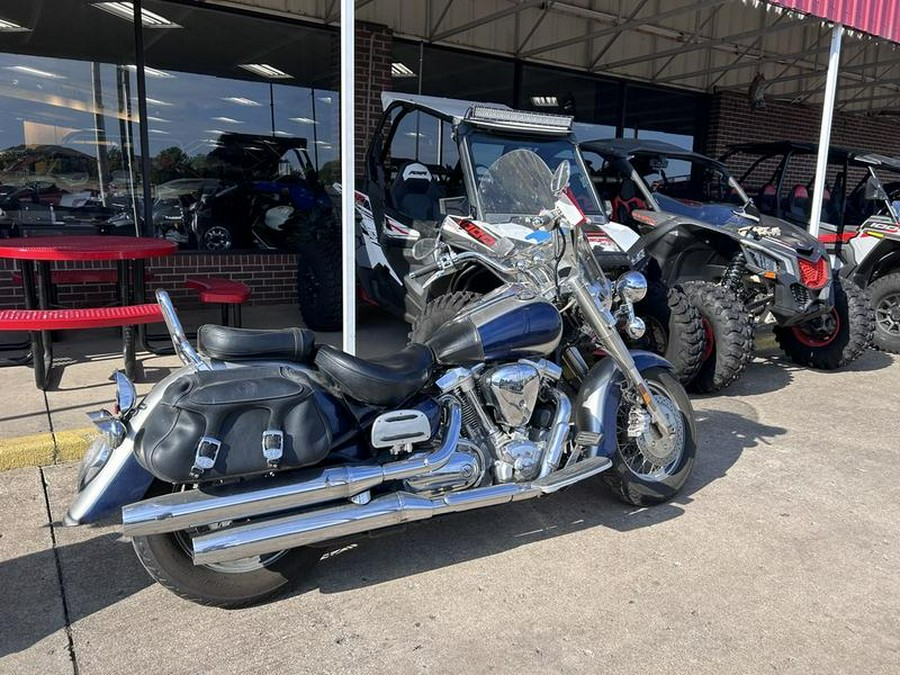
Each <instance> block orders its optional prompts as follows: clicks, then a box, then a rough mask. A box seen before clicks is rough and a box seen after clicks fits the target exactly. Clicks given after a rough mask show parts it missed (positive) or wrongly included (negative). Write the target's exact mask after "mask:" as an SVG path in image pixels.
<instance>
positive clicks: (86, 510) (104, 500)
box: [64, 438, 153, 525]
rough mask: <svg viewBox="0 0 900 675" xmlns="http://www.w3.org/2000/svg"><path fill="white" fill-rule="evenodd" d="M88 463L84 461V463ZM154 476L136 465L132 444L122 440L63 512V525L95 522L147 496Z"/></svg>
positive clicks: (131, 441) (129, 441) (127, 440)
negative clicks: (66, 510)
mask: <svg viewBox="0 0 900 675" xmlns="http://www.w3.org/2000/svg"><path fill="white" fill-rule="evenodd" d="M85 461H87V458H86V460H85ZM152 482H153V476H152V475H151V474H150V472H149V471H147V469H145V468H144V467H142V466H141V465H140V464H138V461H137V459H136V458H135V456H134V441H133V439H132V438H127V439H126V440H124V441H123V442H122V443H121V445H119V447H117V448H115V449H114V450H113V451H112V454H110V456H109V459H108V460H107V461H106V464H104V465H103V468H101V469H100V472H99V473H98V474H97V475H96V476H95V477H94V479H93V480H92V481H91V482H90V483H88V484H87V485H85V486H84V488H83V489H81V490H79V492H78V494H77V495H76V496H75V500H74V501H73V502H72V504H71V505H70V506H69V510H68V512H67V513H66V517H65V521H64V522H65V524H66V525H84V524H86V523H94V522H96V521H98V520H100V519H101V518H103V517H104V516H107V515H109V514H111V513H113V512H114V511H117V510H118V509H120V508H121V507H123V506H125V505H126V504H131V503H132V502H136V501H140V500H141V499H143V498H144V495H145V494H147V488H149V487H150V483H152Z"/></svg>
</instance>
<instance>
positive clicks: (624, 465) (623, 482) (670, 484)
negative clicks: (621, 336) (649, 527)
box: [603, 367, 697, 506]
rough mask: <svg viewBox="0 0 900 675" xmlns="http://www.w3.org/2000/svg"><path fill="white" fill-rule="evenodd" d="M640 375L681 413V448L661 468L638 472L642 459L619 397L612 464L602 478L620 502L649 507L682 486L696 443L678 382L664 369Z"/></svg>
mask: <svg viewBox="0 0 900 675" xmlns="http://www.w3.org/2000/svg"><path fill="white" fill-rule="evenodd" d="M642 375H643V376H644V379H645V380H646V381H647V385H648V386H649V387H650V390H651V391H652V392H653V395H654V397H655V396H659V395H662V396H665V397H666V398H668V399H669V400H670V401H671V402H672V403H673V404H674V405H675V408H676V409H677V411H678V413H679V414H680V415H681V424H682V429H683V432H684V439H683V441H682V444H681V446H682V447H681V450H680V452H678V454H677V455H676V456H675V457H674V458H673V459H672V460H671V461H670V463H669V464H668V465H666V466H665V467H660V469H659V470H658V471H655V472H653V473H652V474H651V473H642V471H641V470H639V469H644V468H645V466H646V465H645V464H644V463H643V461H642V458H643V455H642V454H641V453H640V449H639V446H638V444H637V440H636V439H633V438H630V437H629V436H628V435H627V426H628V414H629V411H628V406H629V405H630V404H629V403H628V402H627V399H625V398H624V397H620V399H619V410H618V411H617V414H616V444H617V449H616V453H615V455H613V457H612V458H611V459H612V463H613V465H612V467H611V468H610V469H609V470H607V471H606V472H605V473H604V474H603V477H604V480H605V481H606V483H607V485H609V487H610V489H611V490H612V491H613V494H615V495H616V497H618V498H619V499H621V500H622V501H623V502H626V503H627V504H632V505H634V506H652V505H653V504H660V503H662V502H667V501H669V500H671V499H672V498H673V497H674V496H675V495H676V494H677V493H678V492H679V491H680V490H681V488H682V487H683V486H684V484H685V482H686V481H687V479H688V477H689V476H690V475H691V471H692V470H693V468H694V457H695V456H696V454H697V442H696V439H695V438H694V434H695V429H694V410H693V408H692V407H691V401H690V399H689V398H688V395H687V392H685V390H684V387H683V386H682V385H681V383H680V382H678V380H677V379H675V378H674V377H673V376H672V375H671V374H670V373H669V371H668V370H667V369H665V368H660V367H653V368H648V369H647V370H645V371H643V373H642Z"/></svg>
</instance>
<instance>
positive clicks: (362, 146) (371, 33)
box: [335, 23, 393, 177]
mask: <svg viewBox="0 0 900 675" xmlns="http://www.w3.org/2000/svg"><path fill="white" fill-rule="evenodd" d="M338 43H339V41H338ZM338 49H340V44H338ZM392 53H393V34H392V33H391V29H390V28H387V27H386V26H380V25H377V24H367V23H357V28H356V82H355V86H356V99H355V106H356V124H355V128H354V132H355V134H356V173H357V176H359V177H361V176H362V173H363V162H364V160H365V153H366V148H367V147H368V146H369V138H370V136H371V135H372V132H373V131H374V129H375V126H376V125H377V124H378V120H379V118H380V117H381V92H383V91H388V90H390V88H391V60H392ZM336 71H337V72H338V73H340V56H339V55H338V57H337V61H336ZM339 87H340V77H339V76H338V78H337V82H336V84H335V88H339Z"/></svg>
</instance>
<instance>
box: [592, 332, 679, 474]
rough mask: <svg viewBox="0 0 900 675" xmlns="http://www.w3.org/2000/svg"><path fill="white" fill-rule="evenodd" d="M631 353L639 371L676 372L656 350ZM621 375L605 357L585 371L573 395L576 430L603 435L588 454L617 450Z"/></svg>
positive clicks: (613, 452)
mask: <svg viewBox="0 0 900 675" xmlns="http://www.w3.org/2000/svg"><path fill="white" fill-rule="evenodd" d="M631 356H632V358H633V359H634V364H635V366H637V369H638V370H639V371H640V372H642V373H643V372H644V371H645V370H647V369H648V368H653V367H659V368H665V369H667V370H668V371H669V372H670V373H672V375H673V377H674V376H675V375H674V373H675V369H674V368H673V366H672V364H671V363H669V362H668V361H666V360H665V359H664V358H663V357H661V356H659V355H658V354H654V353H653V352H646V351H640V350H635V351H632V352H631ZM624 379H625V376H624V375H623V374H622V371H620V370H619V369H618V368H617V367H616V364H615V362H614V361H613V360H612V359H610V358H605V359H602V360H601V361H599V362H598V363H596V364H595V365H594V367H593V368H591V369H590V371H588V374H587V375H586V376H585V378H584V381H583V382H582V383H581V389H579V390H578V396H577V397H576V398H575V430H576V432H578V431H587V432H591V433H595V434H600V435H601V436H602V440H601V441H600V443H599V445H594V446H591V447H589V448H588V449H587V453H588V456H589V457H597V456H602V457H612V456H613V455H614V454H615V453H616V411H617V410H618V408H619V398H620V397H621V395H622V390H621V387H620V386H619V385H621V383H622V381H623V380H624Z"/></svg>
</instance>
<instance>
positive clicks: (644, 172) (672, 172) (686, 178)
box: [631, 154, 750, 211]
mask: <svg viewBox="0 0 900 675" xmlns="http://www.w3.org/2000/svg"><path fill="white" fill-rule="evenodd" d="M631 164H632V165H633V166H634V168H635V170H636V171H637V172H638V174H639V175H640V176H641V178H642V179H643V181H644V184H645V185H646V186H647V189H648V190H649V191H650V192H652V193H653V196H654V198H655V199H656V201H657V203H658V204H659V206H660V208H661V209H662V210H664V211H676V210H677V211H680V210H681V209H674V208H670V207H671V206H674V203H673V202H677V203H679V204H680V205H681V206H688V207H691V206H695V207H700V206H706V205H722V204H724V205H729V206H741V207H744V206H747V205H748V204H749V203H750V198H749V197H747V194H746V193H745V192H744V191H743V190H742V189H741V186H740V185H738V183H737V181H735V180H734V178H732V177H731V176H730V175H729V174H728V173H726V172H725V171H723V170H722V168H721V167H719V166H718V165H716V164H712V163H706V162H699V161H692V160H691V159H687V158H684V157H678V156H673V157H669V156H665V155H656V154H654V155H643V154H642V155H636V156H635V157H634V158H632V160H631Z"/></svg>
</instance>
